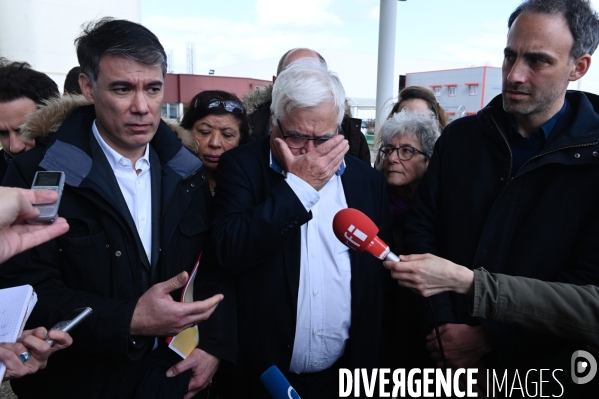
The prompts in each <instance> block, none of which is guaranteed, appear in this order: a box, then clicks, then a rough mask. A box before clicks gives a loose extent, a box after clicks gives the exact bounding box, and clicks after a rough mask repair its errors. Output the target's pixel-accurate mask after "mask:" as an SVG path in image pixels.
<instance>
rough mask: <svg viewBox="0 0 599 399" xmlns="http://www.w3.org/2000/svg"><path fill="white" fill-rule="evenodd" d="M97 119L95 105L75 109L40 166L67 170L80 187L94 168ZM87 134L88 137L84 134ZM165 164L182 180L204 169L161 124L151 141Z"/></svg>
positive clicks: (53, 138) (70, 181)
mask: <svg viewBox="0 0 599 399" xmlns="http://www.w3.org/2000/svg"><path fill="white" fill-rule="evenodd" d="M95 118H96V113H95V108H94V106H93V105H86V106H83V107H79V108H76V109H75V110H74V111H73V112H72V113H71V114H70V115H69V116H68V117H67V118H66V119H65V120H64V122H63V123H62V124H61V125H60V127H59V128H58V130H57V131H56V133H55V134H52V135H50V136H49V137H48V140H50V141H51V142H50V143H49V145H48V147H47V149H46V152H45V154H44V158H43V160H42V162H41V163H40V166H41V167H43V168H44V169H46V170H63V171H65V175H66V179H65V182H66V183H67V184H68V185H71V186H75V187H78V186H79V185H80V184H81V182H82V181H83V179H85V178H86V177H87V176H88V175H89V173H90V170H91V167H92V150H91V147H90V142H89V136H88V134H87V132H89V131H90V129H91V125H92V123H93V121H94V119H95ZM82 132H85V134H82ZM150 145H151V147H153V149H154V151H156V154H157V156H158V159H159V160H160V162H161V163H162V164H165V165H167V166H168V167H170V168H171V169H172V170H173V171H175V172H176V174H178V175H179V176H180V178H182V179H186V178H188V177H189V176H191V175H192V174H194V173H195V172H197V171H198V170H199V169H200V167H201V166H202V162H201V161H200V160H199V158H197V157H196V156H195V155H193V154H192V153H191V152H190V151H189V150H187V149H186V148H185V147H183V145H182V144H181V142H180V141H179V139H178V138H177V136H176V135H175V134H174V133H173V131H172V130H170V129H169V128H168V126H167V125H166V124H165V123H164V122H163V121H160V124H159V126H158V130H157V132H156V134H155V135H154V138H153V139H152V141H151V142H150Z"/></svg>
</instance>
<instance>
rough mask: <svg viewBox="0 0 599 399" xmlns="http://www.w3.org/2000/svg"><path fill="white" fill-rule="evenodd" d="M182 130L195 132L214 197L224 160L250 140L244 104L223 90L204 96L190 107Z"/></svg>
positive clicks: (197, 96)
mask: <svg viewBox="0 0 599 399" xmlns="http://www.w3.org/2000/svg"><path fill="white" fill-rule="evenodd" d="M181 127H183V128H185V129H187V130H189V131H191V133H192V135H193V138H194V139H195V141H196V143H197V154H198V157H199V158H200V160H201V161H202V162H203V164H204V167H205V169H206V174H207V176H208V182H209V184H210V192H211V193H212V195H214V189H215V187H216V180H215V179H216V174H217V171H216V168H217V166H218V161H219V159H220V156H221V155H222V154H223V153H224V152H225V151H228V150H230V149H231V148H234V147H237V146H238V145H240V144H243V143H245V142H246V141H247V138H248V133H249V127H248V118H247V115H246V113H245V109H244V107H243V105H242V103H241V100H239V98H237V96H236V95H235V94H233V93H228V92H226V91H221V90H206V91H203V92H200V93H198V94H197V95H196V96H195V97H194V98H193V99H192V100H191V102H190V103H189V107H188V108H187V110H186V111H185V114H184V115H183V119H182V121H181Z"/></svg>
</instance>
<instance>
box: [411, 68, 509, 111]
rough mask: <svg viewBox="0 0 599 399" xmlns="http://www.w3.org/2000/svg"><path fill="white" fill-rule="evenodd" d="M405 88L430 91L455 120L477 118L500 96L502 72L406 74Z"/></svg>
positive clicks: (490, 69) (476, 71)
mask: <svg viewBox="0 0 599 399" xmlns="http://www.w3.org/2000/svg"><path fill="white" fill-rule="evenodd" d="M402 80H403V79H402ZM405 86H406V87H407V86H422V87H426V88H429V89H430V90H431V91H432V92H433V93H435V96H436V97H437V101H438V102H439V104H440V105H441V106H442V107H443V108H444V109H445V111H446V112H447V114H448V115H449V119H450V120H453V119H455V118H458V117H460V116H464V115H473V114H475V113H476V112H477V111H478V110H480V109H482V108H484V107H485V105H487V104H488V103H489V101H491V100H492V99H493V97H495V96H497V95H498V94H501V68H497V67H490V66H482V67H472V68H461V69H447V70H441V71H429V72H413V73H407V74H406V77H405ZM400 89H401V88H400Z"/></svg>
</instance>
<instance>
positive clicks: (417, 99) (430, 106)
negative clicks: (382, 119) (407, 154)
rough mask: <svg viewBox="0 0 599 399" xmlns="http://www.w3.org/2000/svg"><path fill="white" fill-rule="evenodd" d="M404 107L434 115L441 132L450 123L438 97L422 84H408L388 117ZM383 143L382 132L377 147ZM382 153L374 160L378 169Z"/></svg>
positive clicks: (378, 137) (400, 93)
mask: <svg viewBox="0 0 599 399" xmlns="http://www.w3.org/2000/svg"><path fill="white" fill-rule="evenodd" d="M404 109H409V110H410V111H413V112H427V111H431V112H430V113H428V114H429V115H433V116H434V117H435V118H436V120H437V125H438V126H439V132H441V131H442V130H443V129H444V128H445V126H447V124H448V123H449V119H448V117H447V113H446V112H445V110H444V109H443V107H441V105H439V102H438V101H437V97H435V94H434V93H433V92H432V91H430V90H429V89H427V88H426V87H422V86H408V87H406V88H404V89H403V90H402V91H400V92H399V97H398V98H397V102H396V103H395V104H393V108H391V112H389V116H388V117H387V119H389V118H391V117H393V115H395V114H396V113H398V112H401V111H402V110H404ZM380 144H381V136H380V134H379V135H378V136H377V142H376V144H375V148H378V147H380ZM380 163H381V158H380V153H379V154H377V156H376V159H375V161H374V166H375V167H376V168H377V169H380Z"/></svg>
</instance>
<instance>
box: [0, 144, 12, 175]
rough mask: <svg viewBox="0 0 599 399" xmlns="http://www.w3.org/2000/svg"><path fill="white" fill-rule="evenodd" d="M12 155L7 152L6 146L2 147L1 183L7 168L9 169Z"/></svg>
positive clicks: (0, 160) (0, 156)
mask: <svg viewBox="0 0 599 399" xmlns="http://www.w3.org/2000/svg"><path fill="white" fill-rule="evenodd" d="M9 159H10V155H8V154H7V153H6V150H5V149H4V148H0V183H2V180H3V179H4V175H5V174H6V170H7V169H8V165H9Z"/></svg>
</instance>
